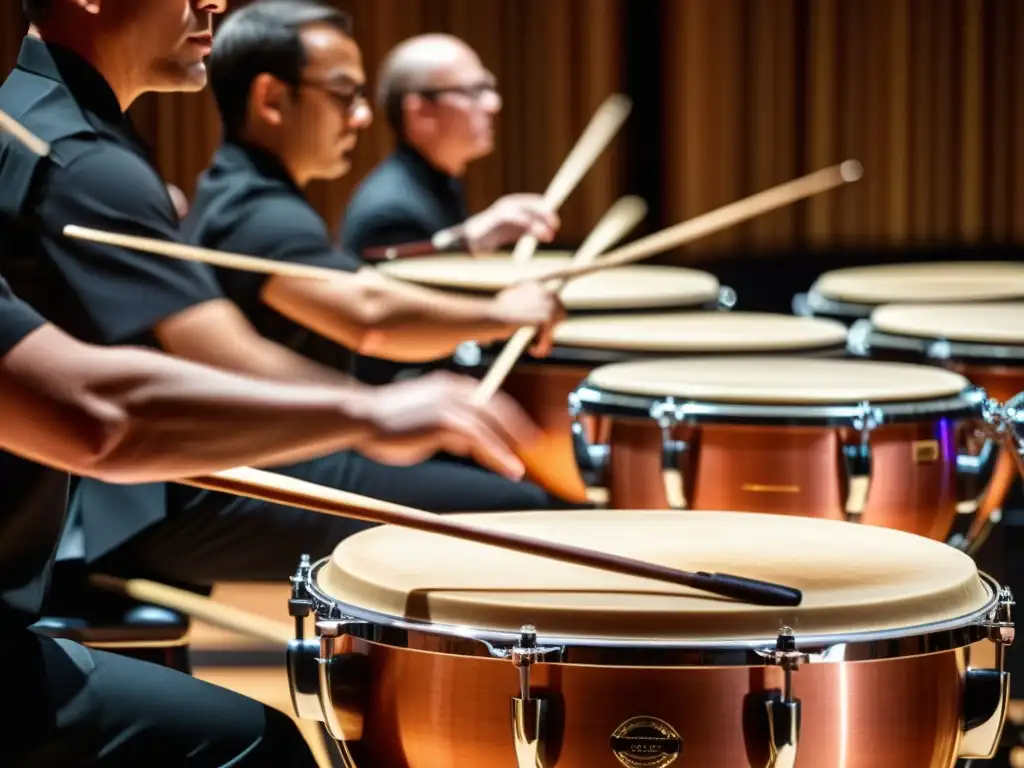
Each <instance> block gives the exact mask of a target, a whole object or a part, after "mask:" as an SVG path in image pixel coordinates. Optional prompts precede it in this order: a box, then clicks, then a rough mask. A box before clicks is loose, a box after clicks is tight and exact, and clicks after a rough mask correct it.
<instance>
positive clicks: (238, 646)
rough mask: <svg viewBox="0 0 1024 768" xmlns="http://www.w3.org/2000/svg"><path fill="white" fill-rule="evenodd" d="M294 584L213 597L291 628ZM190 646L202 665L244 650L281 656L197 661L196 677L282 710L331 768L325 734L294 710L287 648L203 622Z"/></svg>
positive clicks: (228, 588)
mask: <svg viewBox="0 0 1024 768" xmlns="http://www.w3.org/2000/svg"><path fill="white" fill-rule="evenodd" d="M289 595H290V585H289V584H287V583H284V584H247V585H240V584H230V585H224V586H219V587H218V588H217V589H216V590H215V591H214V594H213V599H215V600H217V601H218V602H222V603H226V604H228V605H232V606H235V607H238V608H243V609H245V610H248V611H251V612H253V613H257V614H259V615H261V616H265V617H266V618H268V619H273V620H275V621H278V622H282V623H286V624H291V623H292V621H293V620H292V619H291V618H290V617H289V616H288V597H289ZM189 644H190V645H191V647H192V652H193V654H194V655H195V657H196V659H197V661H198V662H201V661H202V659H203V658H204V657H208V656H211V655H215V656H219V655H228V654H236V655H240V654H244V653H246V652H261V651H265V652H267V655H270V653H273V652H279V653H280V663H279V664H276V665H274V666H268V665H260V666H238V665H236V664H234V663H232V664H231V665H204V664H202V663H197V664H196V666H195V669H194V674H195V676H196V677H197V678H199V679H201V680H205V681H207V682H209V683H213V684H214V685H220V686H222V687H224V688H228V689H230V690H232V691H236V692H238V693H240V694H242V695H243V696H248V697H249V698H252V699H256V700H257V701H259V702H262V703H263V704H266V705H267V706H269V707H273V708H274V709H277V710H280V711H281V712H284V713H285V714H286V715H288V716H290V717H292V719H294V720H295V721H296V723H297V724H298V726H299V728H300V730H302V732H303V735H304V736H305V737H306V741H307V743H308V744H309V745H310V748H311V749H312V750H313V754H314V755H315V756H316V758H317V762H318V763H319V765H320V768H331V762H330V759H329V758H328V756H327V752H326V749H325V747H324V743H323V740H322V738H321V735H320V734H321V730H320V728H319V725H318V724H317V723H314V722H312V721H309V720H298V719H297V718H295V712H294V710H293V709H292V703H291V694H290V692H289V689H288V674H287V672H286V670H285V666H284V658H285V649H284V648H283V647H275V646H273V645H271V644H269V643H267V642H265V641H261V640H255V639H253V638H250V637H244V636H241V635H239V634H237V633H234V632H230V631H227V630H225V629H221V628H219V627H214V626H211V625H210V624H206V623H204V622H199V621H197V622H193V625H192V630H191V632H190V633H189Z"/></svg>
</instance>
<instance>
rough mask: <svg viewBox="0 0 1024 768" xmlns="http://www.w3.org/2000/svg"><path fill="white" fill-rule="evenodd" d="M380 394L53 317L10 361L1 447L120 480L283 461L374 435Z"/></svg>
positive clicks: (0, 371) (3, 379) (4, 364)
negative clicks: (188, 356)
mask: <svg viewBox="0 0 1024 768" xmlns="http://www.w3.org/2000/svg"><path fill="white" fill-rule="evenodd" d="M372 398H373V395H372V392H371V390H368V389H366V388H363V387H358V386H356V387H351V388H348V389H342V388H329V387H313V386H308V387H307V386H303V385H286V384H279V383H270V382H264V381H259V380H255V379H248V378H243V377H239V376H236V375H234V374H230V373H226V372H222V371H217V370H214V369H211V368H207V367H205V366H200V365H196V364H193V363H189V362H186V361H182V360H178V359H175V358H171V357H167V356H165V355H163V354H160V353H157V352H152V351H149V350H143V349H132V348H106V347H95V346H91V345H86V344H82V343H81V342H79V341H77V340H75V339H73V338H71V337H69V336H68V335H66V334H64V333H63V332H62V331H60V330H59V329H57V328H56V327H54V326H52V325H42V326H40V327H39V328H37V329H36V330H34V331H32V332H30V333H29V334H28V335H27V336H25V337H24V338H23V339H22V340H21V341H20V342H18V343H17V344H16V345H15V346H14V347H13V348H11V349H10V351H9V352H7V354H5V355H3V357H2V359H0V425H2V427H0V448H3V449H4V450H7V451H10V452H12V453H16V454H19V455H22V456H24V457H26V458H29V459H32V460H36V461H39V462H40V463H44V464H48V465H51V466H56V467H59V468H61V469H65V470H67V471H70V472H73V473H75V474H80V475H86V476H92V477H98V478H100V479H102V480H106V481H108V482H124V483H136V482H148V481H155V480H161V479H171V478H175V477H183V476H190V475H196V474H201V473H205V472H210V471H216V470H220V469H224V468H227V467H230V466H233V465H243V464H257V465H259V464H264V465H266V464H277V463H288V462H292V461H298V460H300V459H305V458H310V457H313V456H317V455H322V454H323V453H327V452H331V451H335V450H339V449H343V448H346V447H354V446H357V445H358V444H359V443H361V442H362V441H364V440H366V439H368V438H369V437H370V436H372V433H373V427H372V423H371V422H370V420H369V418H368V417H369V415H370V414H371V409H372V408H373V403H372Z"/></svg>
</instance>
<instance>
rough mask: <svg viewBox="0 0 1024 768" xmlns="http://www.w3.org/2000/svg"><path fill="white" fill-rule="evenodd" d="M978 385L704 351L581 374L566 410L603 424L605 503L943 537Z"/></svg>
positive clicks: (959, 492) (978, 416)
mask: <svg viewBox="0 0 1024 768" xmlns="http://www.w3.org/2000/svg"><path fill="white" fill-rule="evenodd" d="M988 407H989V402H988V398H987V396H986V394H985V392H984V390H983V389H981V388H979V387H976V386H974V385H972V384H971V382H969V381H968V380H967V379H966V378H964V377H963V376H961V375H960V374H957V373H954V372H952V371H946V370H943V369H941V368H935V367H931V366H924V365H910V364H903V363H885V362H875V361H865V360H854V359H811V358H798V357H785V356H783V357H775V358H772V357H734V356H730V357H726V356H723V357H704V358H700V357H697V358H691V359H672V360H666V359H661V360H650V361H635V362H628V363H617V364H612V365H608V366H603V367H601V368H597V369H595V370H594V371H592V372H591V373H590V374H589V375H588V377H587V379H586V380H585V381H584V382H583V383H582V385H581V386H580V387H579V388H578V389H577V390H576V391H575V392H574V393H573V395H572V412H573V414H574V415H575V416H577V417H584V416H587V417H591V418H598V419H603V420H606V421H607V422H609V423H610V426H609V429H608V438H607V444H606V445H605V446H603V450H601V451H598V454H599V455H600V454H601V453H603V454H604V455H605V456H606V459H605V461H604V464H603V467H602V481H603V482H602V485H603V486H604V487H605V488H607V491H608V497H609V505H610V506H613V507H616V508H652V509H665V508H670V507H674V508H689V509H703V510H709V509H747V510H750V511H752V512H764V513H772V514H779V515H797V516H800V515H812V516H822V517H829V518H833V519H836V520H849V521H854V522H863V523H865V524H870V525H878V526H883V527H888V528H898V529H901V530H905V531H909V532H911V533H916V534H919V535H922V536H927V537H929V538H933V539H946V538H947V537H948V536H949V535H950V533H951V531H952V529H953V525H954V521H955V520H956V515H957V513H958V506H959V504H960V502H961V501H963V500H964V498H965V496H966V492H965V490H964V486H965V485H966V483H964V481H963V476H962V475H963V473H964V471H965V470H964V468H963V467H964V462H961V461H958V456H959V455H960V454H961V453H964V452H965V445H966V440H967V436H968V435H970V434H972V433H973V431H974V429H976V428H977V425H979V424H981V423H983V422H984V420H985V419H986V416H987V413H986V409H987V408H988Z"/></svg>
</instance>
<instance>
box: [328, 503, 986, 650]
mask: <svg viewBox="0 0 1024 768" xmlns="http://www.w3.org/2000/svg"><path fill="white" fill-rule="evenodd" d="M450 519H454V520H460V521H462V522H467V523H471V524H474V525H477V526H481V527H486V528H491V529H497V530H501V531H508V532H514V533H518V534H523V535H527V536H531V537H535V538H540V539H545V540H548V541H556V542H561V543H566V544H573V545H577V546H582V547H588V548H592V549H597V550H601V551H604V552H610V553H613V554H617V555H622V556H626V557H631V558H635V559H639V560H644V561H646V562H651V563H658V564H661V565H666V566H670V567H675V568H681V569H684V570H687V571H701V570H703V571H708V572H719V573H729V574H733V575H739V576H748V577H751V578H755V579H763V580H767V581H772V582H775V583H779V584H785V585H788V586H792V587H796V588H798V589H800V590H802V592H803V603H802V605H800V606H799V607H797V608H778V607H763V606H754V605H746V604H743V603H740V602H736V601H733V600H729V599H726V598H719V597H715V596H711V595H708V594H707V593H704V592H699V591H697V590H694V589H690V588H686V587H677V586H674V585H671V584H662V583H659V582H657V581H651V580H646V579H639V578H634V577H630V576H622V575H618V574H614V573H608V572H605V571H599V570H595V569H592V568H586V567H583V566H578V565H571V564H567V563H562V562H558V561H554V560H549V559H546V558H542V557H537V556H532V555H526V554H520V553H518V552H512V551H509V550H505V549H500V548H496V547H491V546H487V545H483V544H477V543H475V542H469V541H463V540H459V539H452V538H448V537H445V536H440V535H437V534H428V533H421V532H419V531H413V530H409V529H405V528H397V527H393V526H382V527H378V528H373V529H370V530H368V531H363V532H360V533H358V534H356V535H354V536H351V537H349V538H347V539H346V540H344V541H343V542H342V543H341V544H339V545H338V547H337V548H336V549H335V550H334V554H333V556H332V557H331V558H330V560H329V563H328V564H327V565H326V566H325V567H324V568H323V569H321V571H320V573H319V575H318V584H319V586H320V588H321V589H322V590H323V591H324V592H326V593H327V594H328V595H330V596H331V597H332V598H334V599H336V600H338V601H340V602H342V603H346V604H348V605H350V606H355V607H357V608H361V609H364V610H368V611H373V612H375V613H380V614H384V615H388V616H396V617H401V618H407V619H419V620H429V621H431V622H435V623H437V624H452V625H457V626H466V627H475V628H478V629H488V630H498V631H508V632H516V631H518V629H519V628H520V627H521V626H522V625H524V624H533V625H535V626H536V627H537V631H538V634H540V635H542V636H543V635H547V636H568V637H596V638H616V639H623V640H643V639H660V640H666V639H671V640H678V641H686V640H704V641H707V640H721V641H725V640H742V639H754V638H771V637H773V636H774V635H775V634H777V632H778V630H779V627H780V626H782V625H789V626H792V627H793V628H794V629H795V630H796V633H797V635H798V636H799V635H823V634H841V633H855V632H871V631H876V630H886V629H897V628H901V627H914V626H917V625H922V624H929V623H933V622H939V621H945V620H950V619H955V618H957V617H960V616H963V615H966V614H970V613H972V612H974V611H977V610H979V609H981V608H983V607H984V606H985V604H986V602H987V601H988V600H989V599H990V594H989V589H988V587H987V586H986V585H985V584H984V582H983V581H982V580H981V579H980V577H979V575H978V571H977V568H976V567H975V564H974V562H973V561H972V560H971V558H970V557H968V556H967V555H965V554H963V553H962V552H960V551H959V550H956V549H954V548H952V547H949V546H947V545H945V544H942V543H940V542H937V541H932V540H930V539H926V538H923V537H919V536H914V535H912V534H908V533H904V532H902V531H896V530H890V529H887V528H881V527H876V526H860V525H851V524H849V523H843V522H836V521H829V520H821V519H815V518H808V517H789V516H783V515H759V514H749V513H739V512H672V511H669V512H657V511H648V510H643V511H640V510H600V511H590V510H588V511H577V512H566V511H558V512H546V511H545V512H520V513H500V514H476V515H451V516H450Z"/></svg>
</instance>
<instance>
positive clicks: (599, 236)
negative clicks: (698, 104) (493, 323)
mask: <svg viewBox="0 0 1024 768" xmlns="http://www.w3.org/2000/svg"><path fill="white" fill-rule="evenodd" d="M646 215H647V204H646V203H645V202H644V201H643V200H641V199H640V198H639V197H633V196H628V197H623V198H620V199H619V200H617V201H616V202H615V203H614V204H613V205H612V207H611V208H609V209H608V211H607V212H606V213H605V215H604V216H602V217H601V220H600V221H599V222H598V223H597V226H595V227H594V229H593V230H592V231H591V232H590V234H589V235H588V236H587V239H586V240H584V242H583V245H581V246H580V249H579V250H578V251H576V253H575V254H574V255H573V258H572V264H573V266H582V265H585V264H590V263H591V262H593V261H594V259H596V258H597V257H598V256H599V255H600V254H601V253H604V251H606V250H607V249H609V248H611V247H612V246H613V245H615V243H617V242H619V241H620V240H622V238H624V237H625V236H626V235H627V234H629V233H630V232H631V231H632V230H633V229H634V228H635V227H636V226H637V225H638V224H639V223H640V222H641V221H642V220H643V218H644V216H646ZM567 282H568V280H562V279H559V280H552V281H550V284H549V285H548V287H549V289H550V290H553V291H558V292H559V294H561V293H563V292H564V288H565V284H566V283H567ZM536 334H537V328H535V327H533V326H524V327H522V328H520V329H519V330H518V331H516V332H515V334H513V336H512V338H510V339H509V340H508V342H507V343H506V344H505V347H504V348H503V349H502V350H501V354H499V355H498V358H497V359H496V360H495V361H494V363H493V364H492V365H491V367H490V370H488V371H487V375H486V376H484V378H483V380H482V381H481V382H480V386H479V387H478V388H477V390H476V392H474V393H473V400H474V402H475V403H477V404H478V405H483V404H484V403H486V402H487V401H488V400H490V399H491V397H493V396H494V393H495V392H497V391H498V389H500V388H501V385H502V384H503V383H504V381H505V377H506V376H508V374H509V372H510V371H511V370H512V367H513V366H514V365H515V364H516V362H517V361H518V360H519V357H520V356H521V355H522V354H523V352H525V351H526V349H527V347H529V346H530V342H531V341H533V337H534V336H535V335H536Z"/></svg>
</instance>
